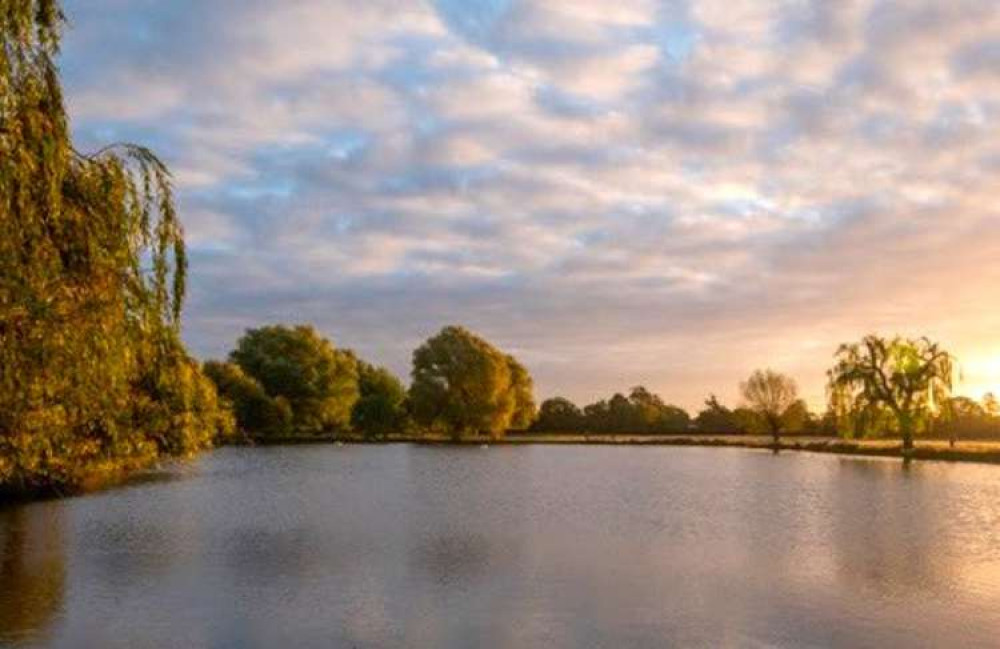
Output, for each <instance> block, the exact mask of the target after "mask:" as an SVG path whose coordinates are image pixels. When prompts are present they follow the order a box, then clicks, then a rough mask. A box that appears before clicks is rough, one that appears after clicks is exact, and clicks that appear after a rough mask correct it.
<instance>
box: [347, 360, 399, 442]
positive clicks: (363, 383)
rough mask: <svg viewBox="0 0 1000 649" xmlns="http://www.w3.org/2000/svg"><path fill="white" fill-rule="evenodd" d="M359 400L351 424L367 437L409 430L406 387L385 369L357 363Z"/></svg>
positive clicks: (383, 436)
mask: <svg viewBox="0 0 1000 649" xmlns="http://www.w3.org/2000/svg"><path fill="white" fill-rule="evenodd" d="M358 388H359V393H360V398H359V399H358V401H357V403H355V404H354V410H353V411H352V413H351V423H352V425H353V426H354V429H355V430H357V431H360V432H361V433H362V434H363V435H364V436H365V437H366V438H369V439H375V438H385V436H386V435H389V434H390V433H398V432H402V431H403V430H404V429H405V428H407V426H408V424H407V420H406V419H407V412H406V388H405V387H403V383H402V382H401V381H400V380H399V379H398V378H396V376H395V375H393V374H392V372H390V371H389V370H387V369H385V368H384V367H375V366H373V365H370V364H368V363H366V362H364V361H359V362H358Z"/></svg>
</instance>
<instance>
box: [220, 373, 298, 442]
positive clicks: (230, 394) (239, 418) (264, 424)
mask: <svg viewBox="0 0 1000 649" xmlns="http://www.w3.org/2000/svg"><path fill="white" fill-rule="evenodd" d="M204 372H205V375H206V376H208V377H209V378H210V379H211V380H212V382H213V383H215V386H216V389H218V391H219V394H220V395H222V396H223V397H224V398H225V399H226V400H228V401H229V403H231V404H232V408H233V412H234V414H235V416H236V423H237V428H238V429H239V431H240V432H241V433H243V434H244V435H247V436H249V437H252V438H266V437H281V436H285V435H290V434H291V431H292V408H291V406H290V405H289V403H288V400H287V399H285V398H284V397H277V398H271V397H269V396H268V394H267V393H266V392H265V391H264V388H263V387H261V385H260V383H258V382H257V380H256V379H254V378H253V377H250V376H247V375H246V374H245V373H244V372H243V370H242V369H240V367H239V365H235V364H234V363H224V362H220V361H208V362H207V363H205V365H204Z"/></svg>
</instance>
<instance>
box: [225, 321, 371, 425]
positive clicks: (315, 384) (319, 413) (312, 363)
mask: <svg viewBox="0 0 1000 649" xmlns="http://www.w3.org/2000/svg"><path fill="white" fill-rule="evenodd" d="M229 358H230V361H231V362H233V363H235V364H236V365H238V366H239V367H240V369H242V370H243V372H244V373H246V375H247V376H250V377H252V378H253V379H255V380H256V381H257V382H258V383H259V384H260V386H261V387H263V388H264V392H266V393H267V396H269V397H271V398H273V399H277V398H279V397H280V398H283V399H285V400H286V401H287V402H288V405H289V406H290V407H291V411H292V429H293V431H294V432H295V433H296V434H302V435H318V434H321V433H329V432H335V431H343V430H347V429H348V428H349V427H350V423H351V410H352V409H353V408H354V404H355V402H356V401H357V400H358V396H359V395H358V367H357V360H356V358H355V357H354V355H353V354H352V353H350V352H347V351H341V350H337V349H336V348H334V346H333V344H332V343H331V342H330V341H329V340H327V339H326V338H323V337H322V336H320V335H319V333H317V332H316V330H315V329H313V328H312V327H310V326H307V325H299V326H295V327H287V326H284V325H274V326H268V327H261V328H259V329H250V330H248V331H247V332H246V334H244V336H243V337H242V338H240V340H239V342H238V343H237V345H236V349H234V350H233V352H232V353H231V354H230V357H229Z"/></svg>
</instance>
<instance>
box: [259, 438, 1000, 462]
mask: <svg viewBox="0 0 1000 649" xmlns="http://www.w3.org/2000/svg"><path fill="white" fill-rule="evenodd" d="M336 443H342V444H417V445H425V446H481V445H484V444H485V445H488V446H518V445H533V444H537V445H549V446H568V445H581V446H588V445H595V446H691V447H711V448H719V447H722V448H745V449H751V450H765V451H775V450H777V451H778V452H781V451H789V452H807V453H826V454H831V455H852V456H857V457H882V458H885V457H889V458H898V459H900V460H906V459H909V460H922V461H939V462H969V463H976V464H1000V441H990V440H981V441H980V440H968V441H958V442H956V443H955V446H954V447H951V446H950V445H949V443H948V441H947V440H918V441H916V442H915V446H914V449H913V451H912V452H911V453H910V454H908V455H904V453H903V449H902V443H901V442H900V441H898V440H845V439H841V438H839V437H795V436H789V437H785V438H782V440H781V442H780V443H779V444H778V446H777V447H775V445H774V444H773V442H772V441H771V439H770V437H763V436H747V435H649V434H647V435H627V434H624V435H609V434H593V435H591V434H577V433H572V434H561V433H515V434H512V435H508V436H505V437H502V438H498V439H488V438H485V437H483V438H462V439H457V440H456V439H452V438H450V437H447V436H419V435H390V436H388V437H386V438H383V439H364V438H362V437H357V436H343V435H341V436H324V437H286V438H280V439H270V440H257V441H255V442H252V443H251V444H250V445H251V446H289V445H302V444H336Z"/></svg>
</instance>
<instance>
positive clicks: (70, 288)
mask: <svg viewBox="0 0 1000 649" xmlns="http://www.w3.org/2000/svg"><path fill="white" fill-rule="evenodd" d="M62 24H63V16H62V13H61V11H60V9H59V6H58V2H56V0H0V42H2V47H0V488H6V489H8V490H9V489H14V490H33V489H45V488H59V487H61V486H75V484H76V483H78V482H79V481H80V480H82V479H84V477H85V476H87V475H88V474H94V473H101V472H105V471H119V470H120V469H122V468H127V467H129V466H131V465H141V464H143V463H146V462H148V461H149V460H151V459H153V458H155V457H156V456H157V455H159V454H161V453H174V454H183V453H189V452H191V451H194V450H196V449H198V448H201V447H204V446H206V445H208V444H209V443H210V442H211V440H212V438H213V437H214V436H215V435H217V434H218V433H219V432H220V431H223V432H224V431H225V430H226V429H227V428H228V427H231V422H230V421H229V420H230V417H229V415H228V413H227V412H226V410H225V408H223V407H221V406H220V404H219V403H217V400H216V396H215V392H214V389H213V388H212V387H211V385H210V384H209V383H208V382H207V380H206V379H205V378H204V377H203V376H202V375H201V372H200V370H199V369H198V366H197V364H196V363H195V362H194V361H193V360H192V359H190V358H189V356H188V355H187V353H186V352H185V351H184V348H183V346H182V344H181V342H180V336H179V329H180V316H181V307H182V304H183V299H184V289H185V279H186V270H187V261H186V257H185V251H184V238H183V230H182V228H181V224H180V222H179V220H178V218H177V214H176V211H175V208H174V201H173V195H172V190H171V180H170V174H169V172H168V170H167V169H166V167H165V166H164V165H163V163H161V162H160V160H158V159H157V158H156V156H155V155H153V153H152V152H151V151H149V150H148V149H145V148H143V147H140V146H135V145H131V144H118V145H112V146H109V147H106V148H104V149H101V150H100V151H98V152H96V153H93V154H89V155H84V154H81V153H79V152H77V151H76V150H75V149H74V148H73V145H72V141H71V139H70V134H69V127H68V120H67V116H66V112H65V108H64V104H63V98H62V90H61V86H60V82H59V76H58V71H57V69H56V67H55V64H54V58H55V57H56V55H57V54H58V47H59V39H60V29H61V27H62Z"/></svg>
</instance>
